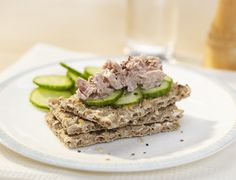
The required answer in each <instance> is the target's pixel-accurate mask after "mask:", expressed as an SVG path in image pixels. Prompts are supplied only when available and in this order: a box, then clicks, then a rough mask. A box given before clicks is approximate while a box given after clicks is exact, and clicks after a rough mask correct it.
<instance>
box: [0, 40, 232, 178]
mask: <svg viewBox="0 0 236 180" xmlns="http://www.w3.org/2000/svg"><path fill="white" fill-rule="evenodd" d="M85 56H86V57H87V56H91V54H81V53H76V52H72V51H69V50H65V49H61V48H57V47H54V46H51V45H47V44H38V45H36V46H34V47H33V48H32V49H30V50H29V51H28V52H27V53H26V54H25V55H24V56H23V57H22V58H21V59H20V60H19V61H17V63H16V64H14V65H12V66H11V67H10V68H8V69H7V70H6V71H4V72H2V73H1V74H0V82H2V81H4V80H5V79H6V78H8V77H9V76H11V75H13V74H15V73H18V72H19V71H22V70H25V69H28V68H32V67H33V66H38V65H42V64H48V63H52V62H58V61H59V60H61V59H68V58H79V57H85ZM204 72H206V73H208V74H209V75H212V76H217V77H218V78H219V79H222V81H224V82H228V84H229V85H230V86H232V87H234V88H235V90H236V73H235V72H226V71H225V72H224V71H212V70H211V71H204ZM203 88H204V85H203ZM226 108H227V107H226ZM235 152H236V143H234V144H232V145H231V146H229V147H228V148H226V149H225V150H223V151H221V152H219V153H217V154H215V155H213V156H211V157H208V158H206V159H204V160H200V161H197V162H195V163H192V164H188V165H184V166H180V167H176V168H170V169H165V170H156V171H150V172H138V173H92V172H85V171H73V170H68V169H63V168H58V167H54V166H49V165H46V164H42V163H39V162H36V161H33V160H31V159H28V158H25V157H23V156H21V155H18V154H16V153H14V152H12V151H10V150H8V149H7V148H5V147H4V146H2V145H0V179H34V180H38V179H44V180H45V179H58V180H59V179H63V180H65V179H77V180H80V179H96V180H103V179H112V180H115V179H117V180H118V179H129V180H132V179H133V180H139V179H140V180H145V179H148V180H152V179H153V180H156V179H161V180H193V179H194V180H195V179H202V180H205V179H207V180H209V179H214V180H218V179H219V180H221V179H228V180H231V179H235V176H236V171H235V169H236V156H235Z"/></svg>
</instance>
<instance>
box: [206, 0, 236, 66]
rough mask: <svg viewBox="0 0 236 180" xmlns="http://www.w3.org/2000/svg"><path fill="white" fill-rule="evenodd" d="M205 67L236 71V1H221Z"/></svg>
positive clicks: (208, 39)
mask: <svg viewBox="0 0 236 180" xmlns="http://www.w3.org/2000/svg"><path fill="white" fill-rule="evenodd" d="M205 65H206V66H207V67H213V68H222V69H230V70H236V0H219V5H218V9H217V13H216V16H215V19H214V21H213V23H212V26H211V30H210V32H209V34H208V38H207V43H206V54H205Z"/></svg>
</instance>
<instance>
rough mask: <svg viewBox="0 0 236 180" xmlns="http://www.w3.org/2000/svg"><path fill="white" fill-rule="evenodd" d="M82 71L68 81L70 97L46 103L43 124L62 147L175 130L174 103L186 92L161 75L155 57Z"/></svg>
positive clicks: (176, 111)
mask: <svg viewBox="0 0 236 180" xmlns="http://www.w3.org/2000/svg"><path fill="white" fill-rule="evenodd" d="M62 65H63V66H64V67H66V68H67V69H68V72H69V71H70V72H71V73H72V72H73V70H74V69H73V68H71V67H68V66H67V65H65V64H62ZM89 70H90V71H89ZM95 71H96V72H95ZM85 72H86V71H85ZM87 72H89V73H83V76H82V75H79V74H78V73H77V76H75V77H74V80H76V86H75V87H74V90H75V91H74V92H75V93H74V94H72V95H66V96H60V95H58V96H57V97H58V98H53V99H51V100H50V101H49V105H48V106H49V109H50V111H49V112H48V113H47V115H46V122H47V124H48V125H49V127H50V128H51V130H52V131H53V133H54V134H55V135H56V136H57V137H58V138H59V139H60V140H61V141H62V142H63V143H64V144H65V145H66V146H67V147H69V148H78V147H82V146H88V145H92V144H97V143H104V142H110V141H114V140H116V139H121V138H128V137H137V136H146V135H152V134H156V133H160V132H167V131H174V130H176V129H178V127H179V120H180V119H181V117H182V116H183V110H181V109H179V108H178V107H177V106H176V102H177V101H180V100H182V99H184V98H186V97H188V96H189V95H190V88H189V86H188V85H181V84H178V83H177V82H174V81H173V79H172V78H171V77H169V76H168V75H167V74H165V73H164V72H163V69H162V63H161V60H160V59H159V58H157V57H152V56H130V57H128V58H127V59H125V60H123V61H121V63H118V62H115V61H111V60H109V61H107V62H106V63H105V64H104V65H103V67H102V68H101V69H99V70H98V69H94V68H93V69H92V67H90V68H88V69H87ZM93 72H94V73H93ZM73 73H74V75H75V74H76V73H75V71H74V72H73ZM73 73H72V74H73ZM81 74H82V73H81ZM37 81H38V80H37ZM38 84H40V83H38ZM68 86H69V83H68ZM70 88H72V86H71V87H70ZM32 103H33V100H32Z"/></svg>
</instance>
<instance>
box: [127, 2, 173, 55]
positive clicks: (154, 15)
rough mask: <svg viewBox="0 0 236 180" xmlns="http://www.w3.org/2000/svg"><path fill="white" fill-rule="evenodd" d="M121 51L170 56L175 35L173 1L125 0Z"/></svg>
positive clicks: (132, 53) (134, 53)
mask: <svg viewBox="0 0 236 180" xmlns="http://www.w3.org/2000/svg"><path fill="white" fill-rule="evenodd" d="M127 10H128V22H127V23H128V24H127V27H128V29H127V31H128V39H127V47H126V48H125V52H126V53H127V54H131V55H138V54H145V55H154V56H159V57H160V58H162V59H170V58H171V57H172V54H173V48H174V44H175V38H176V28H177V27H176V25H177V4H176V0H128V9H127Z"/></svg>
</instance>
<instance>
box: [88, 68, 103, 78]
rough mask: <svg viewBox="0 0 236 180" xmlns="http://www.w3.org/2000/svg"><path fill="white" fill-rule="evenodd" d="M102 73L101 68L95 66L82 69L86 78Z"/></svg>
mask: <svg viewBox="0 0 236 180" xmlns="http://www.w3.org/2000/svg"><path fill="white" fill-rule="evenodd" d="M101 71H102V68H100V67H96V66H87V67H85V68H84V72H85V74H87V75H88V76H93V75H95V74H97V73H99V72H101Z"/></svg>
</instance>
